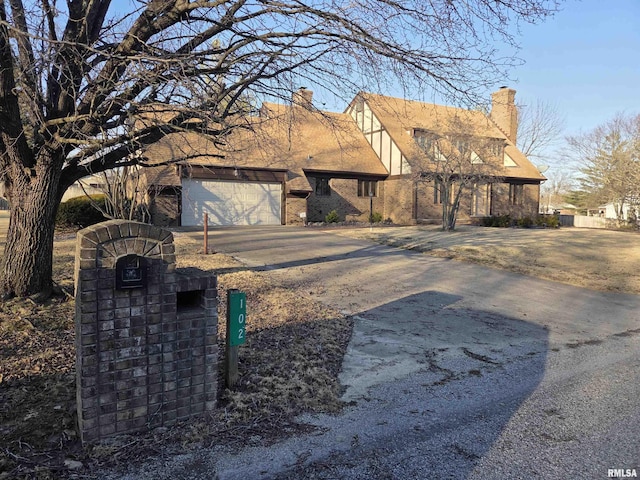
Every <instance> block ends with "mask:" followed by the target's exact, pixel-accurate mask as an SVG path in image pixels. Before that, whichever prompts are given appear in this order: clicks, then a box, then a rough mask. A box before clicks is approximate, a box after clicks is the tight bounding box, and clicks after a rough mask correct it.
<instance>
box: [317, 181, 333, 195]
mask: <svg viewBox="0 0 640 480" xmlns="http://www.w3.org/2000/svg"><path fill="white" fill-rule="evenodd" d="M316 195H317V196H318V197H328V196H329V195H331V187H330V186H329V177H316Z"/></svg>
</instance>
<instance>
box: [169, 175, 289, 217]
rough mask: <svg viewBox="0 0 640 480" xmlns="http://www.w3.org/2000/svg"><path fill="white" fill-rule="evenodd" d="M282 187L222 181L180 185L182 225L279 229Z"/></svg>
mask: <svg viewBox="0 0 640 480" xmlns="http://www.w3.org/2000/svg"><path fill="white" fill-rule="evenodd" d="M281 197H282V185H281V184H279V183H250V182H234V181H225V180H194V179H184V180H183V181H182V225H184V226H195V225H202V223H203V218H204V214H205V213H207V214H208V215H209V224H211V225H280V223H281V222H280V212H281V210H280V202H281Z"/></svg>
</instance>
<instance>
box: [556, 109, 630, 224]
mask: <svg viewBox="0 0 640 480" xmlns="http://www.w3.org/2000/svg"><path fill="white" fill-rule="evenodd" d="M567 141H568V143H569V145H570V146H571V148H572V149H573V152H574V155H575V156H576V157H577V158H578V159H579V160H580V161H581V164H582V168H581V169H580V171H581V174H582V177H581V178H580V184H581V188H582V190H584V191H586V192H588V193H589V194H590V196H591V198H592V199H594V200H595V201H596V202H598V203H601V204H602V203H609V202H610V203H613V205H614V208H615V212H616V219H617V224H618V226H621V225H622V224H623V222H624V212H625V210H626V209H627V207H629V206H636V205H637V204H638V202H640V115H635V116H629V115H623V114H618V115H617V116H616V117H615V118H613V119H612V120H610V121H608V122H606V123H604V124H602V125H600V126H598V127H596V128H595V129H594V130H592V131H591V132H589V133H586V134H583V135H579V136H574V137H569V138H568V139H567Z"/></svg>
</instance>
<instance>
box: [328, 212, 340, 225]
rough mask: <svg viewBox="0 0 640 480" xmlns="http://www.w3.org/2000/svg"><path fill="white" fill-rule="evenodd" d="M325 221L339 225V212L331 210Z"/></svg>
mask: <svg viewBox="0 0 640 480" xmlns="http://www.w3.org/2000/svg"><path fill="white" fill-rule="evenodd" d="M324 221H325V222H327V223H338V222H339V221H340V216H339V215H338V212H336V211H335V210H331V211H330V212H329V213H327V216H326V217H324Z"/></svg>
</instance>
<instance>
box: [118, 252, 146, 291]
mask: <svg viewBox="0 0 640 480" xmlns="http://www.w3.org/2000/svg"><path fill="white" fill-rule="evenodd" d="M146 267H147V266H146V259H145V258H144V257H141V256H140V255H126V256H124V257H120V258H119V259H118V260H117V261H116V289H117V290H124V289H127V288H144V287H146V286H147V268H146Z"/></svg>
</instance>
